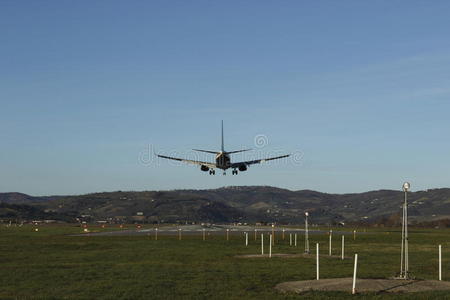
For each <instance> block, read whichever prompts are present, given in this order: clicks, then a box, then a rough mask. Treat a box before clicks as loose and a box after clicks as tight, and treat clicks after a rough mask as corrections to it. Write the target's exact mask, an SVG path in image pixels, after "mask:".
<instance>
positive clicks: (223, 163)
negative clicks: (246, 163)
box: [216, 151, 231, 170]
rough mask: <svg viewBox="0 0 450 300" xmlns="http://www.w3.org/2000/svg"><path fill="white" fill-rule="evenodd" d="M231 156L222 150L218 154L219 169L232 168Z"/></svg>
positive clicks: (217, 163) (217, 164)
mask: <svg viewBox="0 0 450 300" xmlns="http://www.w3.org/2000/svg"><path fill="white" fill-rule="evenodd" d="M230 165H231V163H230V156H229V155H228V154H226V153H223V152H222V151H221V152H219V153H217V155H216V166H217V168H219V169H222V170H226V169H228V168H230Z"/></svg>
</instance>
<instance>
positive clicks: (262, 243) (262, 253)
mask: <svg viewBox="0 0 450 300" xmlns="http://www.w3.org/2000/svg"><path fill="white" fill-rule="evenodd" d="M261 255H264V234H262V233H261Z"/></svg>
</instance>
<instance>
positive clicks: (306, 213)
mask: <svg viewBox="0 0 450 300" xmlns="http://www.w3.org/2000/svg"><path fill="white" fill-rule="evenodd" d="M308 216H309V213H308V212H305V253H307V254H309V236H308Z"/></svg>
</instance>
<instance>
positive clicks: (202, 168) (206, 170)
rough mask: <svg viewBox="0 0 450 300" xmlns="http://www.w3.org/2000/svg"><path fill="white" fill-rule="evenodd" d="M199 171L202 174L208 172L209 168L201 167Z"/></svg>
mask: <svg viewBox="0 0 450 300" xmlns="http://www.w3.org/2000/svg"><path fill="white" fill-rule="evenodd" d="M200 170H202V171H203V172H208V171H209V168H208V167H207V166H204V165H202V166H201V167H200Z"/></svg>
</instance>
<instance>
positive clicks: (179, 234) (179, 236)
mask: <svg viewBox="0 0 450 300" xmlns="http://www.w3.org/2000/svg"><path fill="white" fill-rule="evenodd" d="M178 240H179V241H181V228H178Z"/></svg>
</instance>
